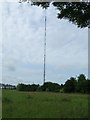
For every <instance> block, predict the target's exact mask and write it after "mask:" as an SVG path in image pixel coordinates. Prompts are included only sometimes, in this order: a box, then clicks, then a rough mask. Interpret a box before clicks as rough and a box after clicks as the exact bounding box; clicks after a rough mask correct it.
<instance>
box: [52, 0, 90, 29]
mask: <svg viewBox="0 0 90 120" xmlns="http://www.w3.org/2000/svg"><path fill="white" fill-rule="evenodd" d="M53 5H54V6H55V7H56V8H57V9H58V10H59V12H58V18H59V19H62V18H64V19H68V20H69V21H71V22H73V23H74V24H75V25H77V26H78V27H81V28H82V27H87V26H88V25H89V24H90V22H89V21H90V3H88V2H61V3H58V2H54V3H53Z"/></svg>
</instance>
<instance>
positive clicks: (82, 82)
mask: <svg viewBox="0 0 90 120" xmlns="http://www.w3.org/2000/svg"><path fill="white" fill-rule="evenodd" d="M17 90H18V91H47V92H61V93H90V80H89V79H86V76H85V75H84V74H80V75H79V76H78V77H77V78H75V77H71V78H70V79H68V80H67V81H66V82H65V84H61V85H60V84H58V83H52V82H45V83H44V84H43V85H39V84H32V85H30V84H28V85H26V84H22V83H21V84H18V85H17Z"/></svg>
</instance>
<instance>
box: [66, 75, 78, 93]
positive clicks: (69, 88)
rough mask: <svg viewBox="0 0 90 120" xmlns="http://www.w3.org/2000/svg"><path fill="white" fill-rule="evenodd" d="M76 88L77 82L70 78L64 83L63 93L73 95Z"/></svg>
mask: <svg viewBox="0 0 90 120" xmlns="http://www.w3.org/2000/svg"><path fill="white" fill-rule="evenodd" d="M76 88H77V81H76V79H75V78H74V77H71V78H70V79H69V80H67V81H66V82H65V85H64V92H67V93H73V92H76Z"/></svg>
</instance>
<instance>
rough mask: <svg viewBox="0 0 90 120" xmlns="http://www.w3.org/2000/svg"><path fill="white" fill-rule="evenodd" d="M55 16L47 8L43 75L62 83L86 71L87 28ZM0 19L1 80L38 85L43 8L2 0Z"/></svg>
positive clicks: (41, 64)
mask: <svg viewBox="0 0 90 120" xmlns="http://www.w3.org/2000/svg"><path fill="white" fill-rule="evenodd" d="M56 15H57V13H56V10H55V9H54V8H53V7H52V6H51V7H49V9H48V10H47V46H46V47H47V56H46V77H47V81H48V80H51V81H56V82H57V81H59V82H64V81H65V80H66V79H67V77H71V76H72V75H76V74H79V73H82V72H84V73H85V74H87V64H88V62H87V59H88V52H87V51H88V32H87V28H86V29H79V28H77V27H76V26H74V25H73V24H71V23H68V21H66V20H59V19H57V18H56ZM2 19H3V23H2V25H3V30H2V31H3V45H2V46H3V50H2V53H3V81H4V82H6V83H7V82H9V83H10V82H12V83H15V84H17V83H18V82H25V83H29V82H30V83H33V82H34V83H40V84H41V83H42V82H43V53H44V50H43V48H44V10H43V9H42V8H40V7H36V6H31V5H30V4H16V3H3V16H2ZM7 68H8V69H7ZM12 71H13V72H12ZM12 79H13V80H12ZM61 79H62V80H61Z"/></svg>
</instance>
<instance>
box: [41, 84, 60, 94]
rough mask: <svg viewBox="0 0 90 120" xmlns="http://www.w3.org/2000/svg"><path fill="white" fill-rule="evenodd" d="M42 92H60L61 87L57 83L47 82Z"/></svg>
mask: <svg viewBox="0 0 90 120" xmlns="http://www.w3.org/2000/svg"><path fill="white" fill-rule="evenodd" d="M41 88H42V91H49V92H59V91H60V85H59V84H57V83H52V82H46V83H44V85H43V86H41Z"/></svg>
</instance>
